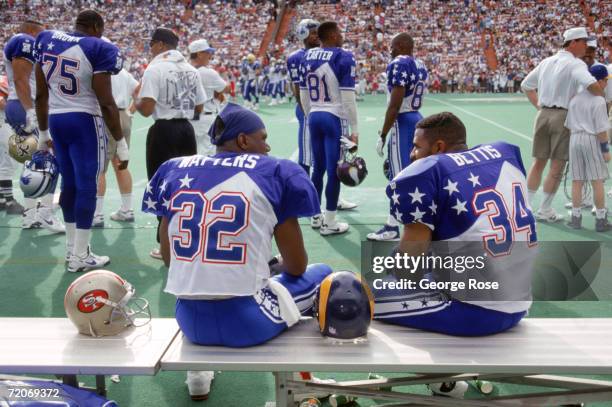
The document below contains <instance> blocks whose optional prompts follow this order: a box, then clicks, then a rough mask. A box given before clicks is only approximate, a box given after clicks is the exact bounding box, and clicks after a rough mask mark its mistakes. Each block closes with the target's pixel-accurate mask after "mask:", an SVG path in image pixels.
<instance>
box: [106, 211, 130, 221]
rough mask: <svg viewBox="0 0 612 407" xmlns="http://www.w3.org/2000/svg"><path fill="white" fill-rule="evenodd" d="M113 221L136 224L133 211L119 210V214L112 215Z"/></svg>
mask: <svg viewBox="0 0 612 407" xmlns="http://www.w3.org/2000/svg"><path fill="white" fill-rule="evenodd" d="M110 218H111V219H112V220H114V221H115V222H134V211H133V210H132V209H128V210H127V211H126V210H123V209H119V210H118V211H117V212H113V213H111V217H110Z"/></svg>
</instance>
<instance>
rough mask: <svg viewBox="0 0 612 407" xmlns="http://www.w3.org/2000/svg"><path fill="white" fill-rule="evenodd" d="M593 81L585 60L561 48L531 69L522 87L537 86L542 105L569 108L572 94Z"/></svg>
mask: <svg viewBox="0 0 612 407" xmlns="http://www.w3.org/2000/svg"><path fill="white" fill-rule="evenodd" d="M594 82H596V80H595V78H594V77H593V76H592V75H591V74H590V73H589V69H588V68H587V65H586V64H585V63H584V61H583V60H581V59H579V58H576V57H575V56H574V55H573V54H572V53H570V52H568V51H564V50H561V51H559V52H557V53H556V54H555V55H553V56H551V57H548V58H546V59H545V60H543V61H542V62H540V63H539V64H538V66H536V67H535V68H534V69H533V70H532V71H531V72H529V74H528V75H527V77H526V78H525V79H524V80H523V82H522V83H521V88H522V89H523V91H526V90H535V89H537V90H538V104H539V105H540V106H543V107H553V106H556V107H563V108H565V109H567V108H568V107H569V104H570V100H571V99H572V97H574V95H576V93H578V92H579V90H580V89H583V88H587V87H588V86H590V85H591V84H592V83H594ZM581 87H582V88H581Z"/></svg>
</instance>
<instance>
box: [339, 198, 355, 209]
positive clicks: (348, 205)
mask: <svg viewBox="0 0 612 407" xmlns="http://www.w3.org/2000/svg"><path fill="white" fill-rule="evenodd" d="M356 207H357V204H356V203H354V202H349V201H347V200H344V199H342V198H340V199H338V210H339V211H348V210H351V209H355V208H356Z"/></svg>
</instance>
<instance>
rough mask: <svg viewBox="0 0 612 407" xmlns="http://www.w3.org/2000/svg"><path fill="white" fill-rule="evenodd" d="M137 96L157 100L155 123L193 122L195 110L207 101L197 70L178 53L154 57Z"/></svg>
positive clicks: (167, 53)
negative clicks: (178, 120)
mask: <svg viewBox="0 0 612 407" xmlns="http://www.w3.org/2000/svg"><path fill="white" fill-rule="evenodd" d="M138 97H139V98H140V99H142V98H151V99H153V100H155V102H156V103H155V110H154V111H153V119H155V120H160V119H161V120H169V119H192V118H193V115H194V109H195V107H196V106H198V105H203V104H204V102H205V101H206V93H205V92H204V88H203V87H202V84H201V83H200V78H199V76H198V71H197V70H196V69H195V68H194V67H193V66H191V65H190V64H189V63H187V61H186V60H185V57H183V55H182V54H181V53H180V52H178V51H176V50H170V51H166V52H162V53H161V54H159V55H157V56H156V57H155V58H153V60H152V61H151V63H150V64H149V66H148V67H147V69H146V70H145V72H144V75H143V77H142V86H141V88H140V94H139V95H138Z"/></svg>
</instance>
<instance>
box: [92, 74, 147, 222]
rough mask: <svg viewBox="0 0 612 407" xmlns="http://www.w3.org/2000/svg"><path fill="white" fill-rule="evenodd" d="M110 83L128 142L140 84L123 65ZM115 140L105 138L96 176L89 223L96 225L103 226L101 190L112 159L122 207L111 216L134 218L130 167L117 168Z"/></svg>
mask: <svg viewBox="0 0 612 407" xmlns="http://www.w3.org/2000/svg"><path fill="white" fill-rule="evenodd" d="M111 86H112V88H113V98H114V99H115V103H116V104H117V108H118V109H119V119H120V121H121V132H122V133H123V137H124V138H125V140H126V142H127V144H128V146H129V144H130V135H131V133H132V117H133V113H134V111H135V110H136V109H135V107H134V104H133V103H132V101H133V100H134V99H136V97H137V96H138V90H139V84H138V81H137V80H136V79H134V77H133V76H132V74H131V73H129V72H128V71H127V70H126V69H125V68H123V69H121V71H119V73H118V74H117V75H113V76H111ZM116 155H117V142H115V140H114V139H113V138H109V140H108V151H107V153H106V160H105V162H104V172H103V173H102V174H101V175H100V178H99V180H98V194H97V196H96V212H95V214H94V219H93V224H92V226H93V227H95V228H102V227H104V194H105V193H106V170H107V169H108V164H109V163H112V166H113V170H114V171H115V177H116V178H117V185H118V186H119V193H120V194H121V207H120V208H119V210H117V211H116V212H113V213H112V214H111V219H112V220H114V221H116V222H133V221H134V210H133V209H132V174H131V173H130V170H129V169H127V168H126V169H124V170H120V169H119V161H118V160H117V157H116Z"/></svg>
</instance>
